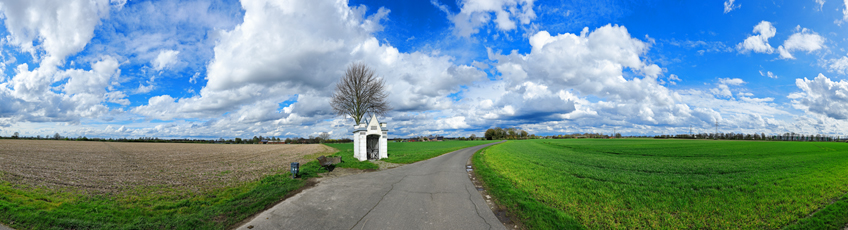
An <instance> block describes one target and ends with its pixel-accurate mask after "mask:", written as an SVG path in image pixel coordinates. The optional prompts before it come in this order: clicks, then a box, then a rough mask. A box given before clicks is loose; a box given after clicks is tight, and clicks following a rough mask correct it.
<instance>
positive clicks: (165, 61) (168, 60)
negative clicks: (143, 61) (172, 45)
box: [151, 50, 180, 71]
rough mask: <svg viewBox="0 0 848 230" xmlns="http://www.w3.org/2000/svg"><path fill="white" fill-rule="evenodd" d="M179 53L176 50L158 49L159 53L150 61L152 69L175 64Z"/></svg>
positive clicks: (161, 68) (160, 68)
mask: <svg viewBox="0 0 848 230" xmlns="http://www.w3.org/2000/svg"><path fill="white" fill-rule="evenodd" d="M179 54H180V51H176V50H162V51H159V55H157V56H156V59H153V61H151V64H152V65H153V69H154V70H157V71H158V70H163V69H165V68H169V67H171V66H173V65H174V64H177V63H178V62H179V60H178V59H177V55H179Z"/></svg>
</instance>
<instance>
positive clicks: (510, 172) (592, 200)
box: [474, 139, 848, 229]
mask: <svg viewBox="0 0 848 230" xmlns="http://www.w3.org/2000/svg"><path fill="white" fill-rule="evenodd" d="M474 164H475V167H476V168H477V170H476V171H477V173H478V175H479V176H480V178H481V179H482V180H483V181H484V182H485V183H486V186H487V187H489V190H490V193H491V194H492V195H493V196H495V197H496V198H497V199H498V200H499V202H501V203H502V204H503V205H505V206H507V207H509V208H510V209H512V211H513V212H514V213H516V214H517V215H518V216H519V218H520V219H522V220H523V222H524V224H525V225H526V226H527V227H529V228H539V229H545V228H552V229H576V228H590V229H637V228H652V229H657V228H658V229H681V228H706V229H780V228H787V229H841V228H842V227H844V226H845V225H846V223H848V197H846V192H848V144H845V143H823V142H756V141H712V140H649V139H618V140H585V139H584V140H529V141H510V142H507V143H504V144H499V145H495V146H491V147H489V148H487V149H485V150H483V151H482V152H481V153H478V154H476V155H475V157H474ZM817 210H820V211H818V212H817ZM813 213H814V214H813ZM810 214H813V215H812V216H809V215H810ZM808 216H809V217H808Z"/></svg>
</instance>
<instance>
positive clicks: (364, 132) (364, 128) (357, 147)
mask: <svg viewBox="0 0 848 230" xmlns="http://www.w3.org/2000/svg"><path fill="white" fill-rule="evenodd" d="M388 133H389V128H388V127H386V123H385V122H379V121H377V116H375V115H371V119H366V120H365V121H364V122H360V123H359V124H356V125H354V126H353V157H354V158H356V159H358V160H359V161H364V160H379V159H383V158H389V155H388V153H387V152H386V142H388V138H389V135H388Z"/></svg>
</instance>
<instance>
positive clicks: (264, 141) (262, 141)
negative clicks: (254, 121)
mask: <svg viewBox="0 0 848 230" xmlns="http://www.w3.org/2000/svg"><path fill="white" fill-rule="evenodd" d="M259 143H262V144H263V145H264V144H268V140H260V141H259Z"/></svg>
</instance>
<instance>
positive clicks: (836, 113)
mask: <svg viewBox="0 0 848 230" xmlns="http://www.w3.org/2000/svg"><path fill="white" fill-rule="evenodd" d="M795 85H796V86H798V88H799V89H801V91H800V92H795V93H792V94H790V95H789V98H790V99H792V103H793V104H794V106H795V107H796V108H798V109H804V110H807V111H809V112H813V113H816V114H822V115H826V116H828V117H830V118H834V119H838V120H846V119H848V82H846V81H844V80H840V81H833V80H831V79H830V78H828V77H825V76H824V75H823V74H821V73H820V74H819V75H818V76H816V78H815V79H813V80H810V79H807V78H804V79H796V80H795Z"/></svg>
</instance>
